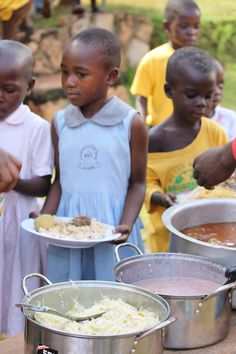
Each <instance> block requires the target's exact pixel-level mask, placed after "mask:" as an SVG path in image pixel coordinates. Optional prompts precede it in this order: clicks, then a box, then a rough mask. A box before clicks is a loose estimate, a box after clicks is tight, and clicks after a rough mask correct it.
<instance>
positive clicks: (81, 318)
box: [15, 303, 105, 322]
mask: <svg viewBox="0 0 236 354" xmlns="http://www.w3.org/2000/svg"><path fill="white" fill-rule="evenodd" d="M15 306H16V307H19V308H21V309H25V310H31V311H34V312H45V313H50V314H52V315H56V316H60V317H63V318H66V319H68V320H71V321H76V322H80V321H85V320H92V319H93V318H98V317H100V316H102V315H103V314H104V313H105V311H101V312H97V313H94V314H91V315H86V316H71V315H68V314H66V313H64V312H61V311H58V310H56V309H53V308H51V307H48V306H38V305H31V304H23V303H21V304H16V305H15Z"/></svg>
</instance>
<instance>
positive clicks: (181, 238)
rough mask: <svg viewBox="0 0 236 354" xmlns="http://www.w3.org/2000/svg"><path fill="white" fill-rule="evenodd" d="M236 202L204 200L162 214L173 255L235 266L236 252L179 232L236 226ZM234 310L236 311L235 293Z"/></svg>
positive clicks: (176, 206) (234, 299)
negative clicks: (219, 225) (213, 225)
mask: <svg viewBox="0 0 236 354" xmlns="http://www.w3.org/2000/svg"><path fill="white" fill-rule="evenodd" d="M235 221H236V199H201V200H194V201H192V202H188V203H182V204H177V205H175V206H173V207H170V208H168V209H167V210H166V211H165V212H164V213H163V223H164V225H165V226H166V228H167V229H168V230H169V231H170V233H171V241H170V251H171V252H182V253H188V254H193V255H198V256H203V257H207V258H210V259H212V260H214V261H215V262H218V263H220V264H222V265H225V266H227V267H232V268H235V266H236V248H233V247H225V246H219V245H213V244H210V243H206V242H202V241H199V240H196V239H194V238H192V237H188V236H186V235H184V234H183V233H182V232H181V231H180V230H183V229H185V228H188V227H193V226H197V225H200V224H207V223H215V222H217V223H220V222H235ZM232 307H233V308H236V293H234V295H233V299H232Z"/></svg>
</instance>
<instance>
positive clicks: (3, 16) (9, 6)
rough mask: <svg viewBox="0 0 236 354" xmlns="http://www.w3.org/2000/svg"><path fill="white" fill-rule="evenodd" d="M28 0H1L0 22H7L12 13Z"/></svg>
mask: <svg viewBox="0 0 236 354" xmlns="http://www.w3.org/2000/svg"><path fill="white" fill-rule="evenodd" d="M29 1H30V0H1V1H0V20H2V21H8V20H10V18H11V17H12V14H13V12H14V11H16V10H18V9H20V8H21V7H23V6H25V5H26V4H27V3H28V2H29Z"/></svg>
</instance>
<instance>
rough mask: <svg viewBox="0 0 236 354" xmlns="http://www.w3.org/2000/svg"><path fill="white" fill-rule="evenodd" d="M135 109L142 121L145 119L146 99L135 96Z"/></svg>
mask: <svg viewBox="0 0 236 354" xmlns="http://www.w3.org/2000/svg"><path fill="white" fill-rule="evenodd" d="M136 107H137V110H138V111H139V112H140V114H141V115H142V116H143V118H144V121H145V120H146V117H147V114H148V112H147V98H146V97H144V96H136Z"/></svg>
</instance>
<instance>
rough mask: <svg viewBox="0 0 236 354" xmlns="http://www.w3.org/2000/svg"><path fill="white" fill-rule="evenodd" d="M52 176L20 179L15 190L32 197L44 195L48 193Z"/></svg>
mask: <svg viewBox="0 0 236 354" xmlns="http://www.w3.org/2000/svg"><path fill="white" fill-rule="evenodd" d="M50 180H51V176H42V177H34V178H31V179H18V181H17V183H16V185H15V188H14V190H15V191H17V192H19V193H21V194H24V195H28V196H32V197H43V196H45V195H46V194H47V193H48V190H49V187H50Z"/></svg>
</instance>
